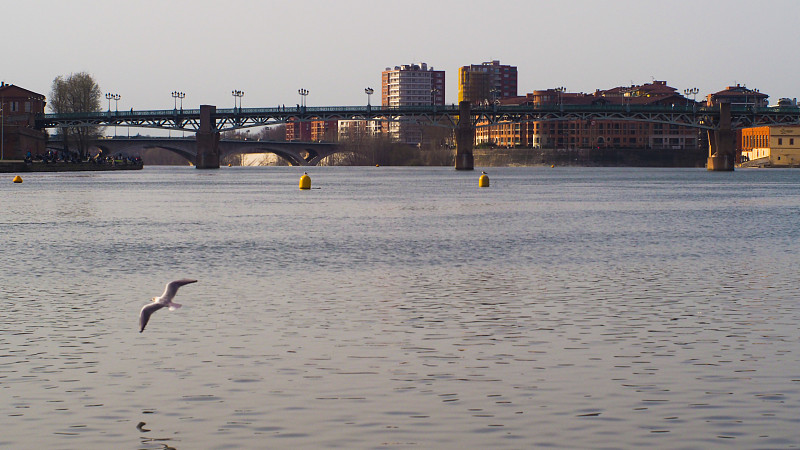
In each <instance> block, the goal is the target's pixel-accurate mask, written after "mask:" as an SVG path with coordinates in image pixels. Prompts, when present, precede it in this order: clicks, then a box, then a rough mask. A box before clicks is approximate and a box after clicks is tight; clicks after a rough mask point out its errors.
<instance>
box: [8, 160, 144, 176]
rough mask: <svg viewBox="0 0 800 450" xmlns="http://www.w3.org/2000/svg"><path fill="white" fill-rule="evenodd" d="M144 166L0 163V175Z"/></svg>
mask: <svg viewBox="0 0 800 450" xmlns="http://www.w3.org/2000/svg"><path fill="white" fill-rule="evenodd" d="M143 167H144V164H124V163H120V164H95V163H88V162H81V163H71V162H51V163H43V162H38V161H37V162H33V163H26V162H25V161H22V160H5V161H0V173H16V172H24V173H31V172H101V171H114V170H141V169H142V168H143Z"/></svg>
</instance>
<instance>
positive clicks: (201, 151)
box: [194, 105, 219, 169]
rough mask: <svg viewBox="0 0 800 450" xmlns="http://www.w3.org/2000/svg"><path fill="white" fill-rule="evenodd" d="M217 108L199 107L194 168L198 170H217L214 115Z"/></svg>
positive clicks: (217, 144) (217, 134) (217, 138)
mask: <svg viewBox="0 0 800 450" xmlns="http://www.w3.org/2000/svg"><path fill="white" fill-rule="evenodd" d="M216 112H217V107H216V106H213V105H200V129H199V130H198V131H197V136H196V140H197V142H196V146H197V147H196V148H197V160H196V161H195V162H194V166H195V167H196V168H198V169H219V132H218V131H216V124H215V121H214V114H215V113H216Z"/></svg>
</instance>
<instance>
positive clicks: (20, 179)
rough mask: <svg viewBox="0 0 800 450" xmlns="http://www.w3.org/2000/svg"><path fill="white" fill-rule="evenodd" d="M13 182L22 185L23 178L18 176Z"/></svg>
mask: <svg viewBox="0 0 800 450" xmlns="http://www.w3.org/2000/svg"><path fill="white" fill-rule="evenodd" d="M12 181H13V182H14V183H22V177H21V176H19V175H17V176H15V177H14V179H13V180H12Z"/></svg>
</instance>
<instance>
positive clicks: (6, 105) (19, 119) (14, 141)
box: [0, 82, 47, 159]
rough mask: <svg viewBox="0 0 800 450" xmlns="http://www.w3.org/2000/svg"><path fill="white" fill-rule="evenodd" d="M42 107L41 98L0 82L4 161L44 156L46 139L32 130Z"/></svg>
mask: <svg viewBox="0 0 800 450" xmlns="http://www.w3.org/2000/svg"><path fill="white" fill-rule="evenodd" d="M44 106H45V97H44V95H42V94H37V93H36V92H33V91H29V90H27V89H23V88H21V87H19V86H14V85H13V84H6V83H5V82H0V116H2V117H1V118H0V126H2V130H1V131H0V135H2V144H1V145H0V148H2V153H3V155H2V156H3V159H24V158H25V155H26V153H28V152H31V154H32V155H37V154H44V153H45V143H46V139H47V135H46V134H45V133H44V132H43V131H40V130H37V129H35V128H34V125H35V122H34V121H35V118H36V114H42V113H44Z"/></svg>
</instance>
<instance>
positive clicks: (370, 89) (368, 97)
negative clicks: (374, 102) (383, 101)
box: [364, 87, 375, 109]
mask: <svg viewBox="0 0 800 450" xmlns="http://www.w3.org/2000/svg"><path fill="white" fill-rule="evenodd" d="M364 93H365V94H367V109H370V107H371V105H370V104H369V99H370V97H372V94H373V93H375V89H372V88H371V87H368V88H366V89H364Z"/></svg>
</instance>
